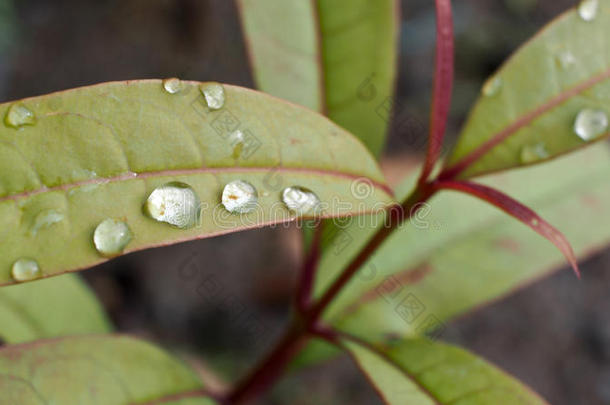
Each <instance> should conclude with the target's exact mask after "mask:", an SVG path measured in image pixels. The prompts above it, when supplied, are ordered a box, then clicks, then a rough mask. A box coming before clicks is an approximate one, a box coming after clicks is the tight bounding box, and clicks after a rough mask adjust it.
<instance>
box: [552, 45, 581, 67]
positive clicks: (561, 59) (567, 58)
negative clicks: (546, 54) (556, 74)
mask: <svg viewBox="0 0 610 405" xmlns="http://www.w3.org/2000/svg"><path fill="white" fill-rule="evenodd" d="M555 58H556V59H557V63H558V64H559V67H561V68H562V69H563V70H568V69H570V68H571V67H572V66H574V65H575V64H576V57H575V56H574V54H573V53H572V52H570V51H568V50H563V51H560V52H558V53H557V54H556V55H555Z"/></svg>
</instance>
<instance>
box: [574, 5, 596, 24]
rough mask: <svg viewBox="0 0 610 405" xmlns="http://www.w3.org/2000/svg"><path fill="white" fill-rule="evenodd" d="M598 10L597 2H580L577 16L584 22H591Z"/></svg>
mask: <svg viewBox="0 0 610 405" xmlns="http://www.w3.org/2000/svg"><path fill="white" fill-rule="evenodd" d="M598 9H599V0H581V2H580V4H579V5H578V15H579V16H580V18H582V19H583V20H585V21H593V20H594V19H595V17H596V16H597V11H598Z"/></svg>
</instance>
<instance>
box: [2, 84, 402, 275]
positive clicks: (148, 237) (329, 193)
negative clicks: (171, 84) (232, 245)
mask: <svg viewBox="0 0 610 405" xmlns="http://www.w3.org/2000/svg"><path fill="white" fill-rule="evenodd" d="M181 84H182V90H181V91H180V92H178V93H176V94H170V93H168V92H166V91H164V89H163V86H162V84H161V82H160V81H159V80H145V81H130V82H114V83H106V84H100V85H96V86H91V87H83V88H79V89H74V90H69V91H65V92H60V93H54V94H51V95H47V96H42V97H35V98H30V99H25V100H23V101H21V102H20V103H18V104H3V105H0V116H3V117H5V121H7V122H11V120H12V121H13V122H15V119H16V118H15V113H16V112H17V113H19V112H22V111H23V110H20V109H18V108H22V107H25V108H26V109H27V110H26V111H28V110H29V111H31V112H32V113H33V114H34V115H35V117H36V118H35V121H36V122H35V124H34V125H23V126H21V127H19V128H18V129H15V128H12V127H9V126H6V127H0V284H8V283H11V282H13V281H12V279H11V267H12V266H13V263H14V262H15V261H16V260H18V259H20V258H32V259H35V260H36V261H37V262H38V264H39V267H40V270H41V272H42V275H43V276H50V275H54V274H59V273H63V272H66V271H72V270H75V269H81V268H86V267H90V266H92V265H94V264H96V263H99V262H101V261H104V260H106V258H105V257H103V256H102V255H100V254H99V253H98V252H97V251H96V249H95V246H94V244H93V242H92V237H93V233H94V230H95V229H96V227H97V226H98V224H100V223H101V222H102V221H103V220H105V219H107V218H112V219H118V220H121V221H125V222H126V223H127V224H128V226H129V228H130V230H131V233H132V234H133V239H132V240H131V242H130V243H129V244H128V245H127V246H126V249H125V252H132V251H135V250H139V249H144V248H148V247H151V246H158V245H165V244H171V243H176V242H180V241H184V240H189V239H194V238H204V237H210V236H215V235H219V234H224V233H229V232H235V231H239V230H243V229H248V228H254V227H260V226H264V225H269V224H276V223H279V222H286V221H290V220H293V219H294V218H295V216H296V214H295V213H294V212H292V211H290V210H288V208H287V207H286V206H285V205H284V204H282V202H281V195H282V190H283V189H284V188H286V187H289V186H295V185H296V186H301V187H305V188H308V189H310V190H312V191H313V192H314V193H315V194H316V195H317V196H318V197H319V199H320V201H321V202H322V205H321V207H322V208H321V211H318V214H317V215H318V216H320V217H323V218H325V217H333V216H345V215H353V214H355V213H362V212H366V211H369V210H372V209H374V208H376V207H379V204H380V203H382V204H383V203H387V202H390V201H392V198H391V196H390V195H389V193H390V191H389V188H388V187H387V186H385V184H384V180H383V176H382V174H381V172H380V170H379V168H378V166H377V163H376V162H375V159H374V158H373V157H372V156H370V154H369V153H368V152H367V150H366V149H365V148H364V146H362V144H361V143H360V142H359V141H358V140H357V139H355V138H354V137H353V136H351V135H350V134H349V133H347V132H346V131H345V130H343V129H341V128H340V127H338V126H337V125H335V124H333V123H331V122H330V121H329V120H328V119H326V118H324V117H322V116H320V115H318V114H316V113H313V112H311V111H308V110H306V109H304V108H301V107H298V106H295V105H292V104H289V103H285V102H282V101H280V100H278V99H275V98H273V97H270V96H268V95H265V94H262V93H259V92H255V91H252V90H247V89H243V88H239V87H234V86H224V90H225V93H226V102H225V103H224V106H223V108H221V109H210V108H208V107H207V104H206V101H205V99H204V97H203V95H202V94H201V92H200V91H199V88H198V87H199V83H197V82H181ZM14 106H16V107H14ZM11 107H13V108H12V109H11ZM10 114H13V115H10ZM17 118H19V116H18V115H17ZM237 131H241V132H237ZM236 134H237V135H236ZM362 178H364V179H368V180H367V181H370V182H371V184H373V187H372V192H371V193H370V195H369V196H367V198H364V199H363V198H360V197H361V196H354V195H353V193H352V191H351V189H352V187H351V186H352V182H354V181H355V180H360V179H362ZM234 180H245V181H247V182H249V183H251V184H252V185H253V186H254V187H255V188H256V190H257V192H258V207H257V209H255V210H254V211H253V212H250V213H248V214H241V215H240V214H230V213H229V212H228V211H226V210H225V209H224V207H223V206H222V205H221V204H220V200H221V194H222V191H223V188H224V186H225V185H226V184H227V183H229V182H231V181H234ZM176 181H178V182H182V183H186V184H188V185H190V186H191V187H192V189H193V190H194V191H195V193H196V194H197V195H198V196H199V199H200V200H201V205H200V208H201V209H200V218H199V221H198V222H197V223H196V224H194V225H195V226H193V227H191V228H189V229H178V228H175V227H172V226H170V225H168V224H167V223H162V222H157V221H155V220H153V219H151V218H149V217H148V216H146V215H145V214H144V213H143V206H144V204H145V202H146V200H147V198H148V196H149V195H150V193H151V192H152V191H153V190H154V189H155V188H156V187H159V186H161V185H164V184H166V183H168V182H176ZM194 205H196V204H195V203H194ZM195 209H196V208H195ZM312 216H315V215H314V212H313V210H312V212H308V213H306V214H305V215H304V217H305V218H310V217H312ZM110 251H111V252H112V251H113V250H112V249H111V250H110Z"/></svg>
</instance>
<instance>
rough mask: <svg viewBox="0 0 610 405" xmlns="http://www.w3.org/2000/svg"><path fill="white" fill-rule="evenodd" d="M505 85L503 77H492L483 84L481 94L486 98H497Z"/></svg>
mask: <svg viewBox="0 0 610 405" xmlns="http://www.w3.org/2000/svg"><path fill="white" fill-rule="evenodd" d="M503 84H504V82H503V81H502V78H501V77H499V76H494V77H490V78H489V79H487V81H486V82H485V84H483V88H482V89H481V92H482V93H483V95H484V96H486V97H491V96H495V95H496V94H498V93H499V92H500V90H502V85H503Z"/></svg>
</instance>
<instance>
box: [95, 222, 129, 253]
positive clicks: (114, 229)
mask: <svg viewBox="0 0 610 405" xmlns="http://www.w3.org/2000/svg"><path fill="white" fill-rule="evenodd" d="M132 238H133V233H131V229H129V226H127V224H126V223H125V222H123V221H121V220H118V219H113V218H107V219H105V220H103V221H102V222H100V224H99V225H98V226H97V228H95V232H93V244H94V245H95V248H96V249H97V251H98V252H99V253H100V254H101V255H102V256H106V257H112V256H116V255H119V254H121V253H122V252H123V250H125V246H127V244H128V243H129V242H131V239H132Z"/></svg>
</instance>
